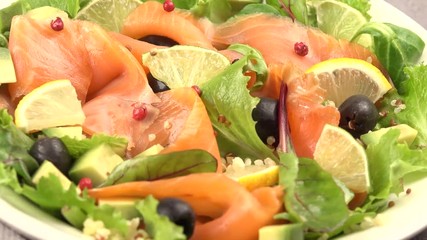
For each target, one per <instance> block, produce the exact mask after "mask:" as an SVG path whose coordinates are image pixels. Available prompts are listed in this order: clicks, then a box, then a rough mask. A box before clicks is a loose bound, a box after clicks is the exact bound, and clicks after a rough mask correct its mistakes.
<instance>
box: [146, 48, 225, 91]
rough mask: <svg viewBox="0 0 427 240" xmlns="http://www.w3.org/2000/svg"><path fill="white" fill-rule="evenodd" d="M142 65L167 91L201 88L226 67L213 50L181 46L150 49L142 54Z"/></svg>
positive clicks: (219, 55)
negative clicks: (162, 83) (193, 87)
mask: <svg viewBox="0 0 427 240" xmlns="http://www.w3.org/2000/svg"><path fill="white" fill-rule="evenodd" d="M142 63H143V64H144V65H145V66H146V67H148V69H149V70H150V73H151V74H152V75H153V76H154V77H155V78H156V79H158V80H160V81H162V82H164V83H166V85H168V87H169V88H178V87H191V86H194V85H197V86H201V85H202V84H203V83H205V82H206V81H209V80H210V79H211V78H213V77H215V76H216V75H218V74H219V73H221V72H222V71H223V70H224V69H225V68H226V67H228V66H229V65H230V61H229V60H228V59H227V58H226V57H225V56H223V55H222V54H220V53H218V52H216V51H213V50H208V49H204V48H200V47H194V46H185V45H177V46H173V47H170V48H165V49H154V50H153V51H151V52H149V53H145V54H144V55H143V57H142Z"/></svg>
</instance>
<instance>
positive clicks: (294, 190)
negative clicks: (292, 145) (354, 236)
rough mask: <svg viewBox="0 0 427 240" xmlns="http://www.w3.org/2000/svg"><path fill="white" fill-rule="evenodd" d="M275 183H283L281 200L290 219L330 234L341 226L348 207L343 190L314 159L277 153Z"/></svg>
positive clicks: (347, 214) (313, 230) (309, 228)
mask: <svg viewBox="0 0 427 240" xmlns="http://www.w3.org/2000/svg"><path fill="white" fill-rule="evenodd" d="M280 164H281V166H282V167H281V168H280V175H279V184H280V185H281V186H284V188H285V195H284V204H285V208H286V210H287V211H288V214H289V220H290V221H292V222H296V223H297V222H301V223H303V224H304V225H305V227H306V228H307V229H308V231H310V232H312V233H317V234H328V235H330V234H332V233H336V232H337V231H338V230H340V229H342V228H343V227H344V226H345V223H346V222H347V221H348V220H349V217H350V210H349V209H348V207H347V204H346V203H345V199H344V193H343V191H342V190H341V188H340V187H339V186H338V185H337V184H336V182H335V180H334V179H333V177H332V176H331V175H330V174H329V173H327V172H325V171H324V170H323V169H322V168H321V167H320V166H319V165H318V164H317V163H316V162H315V161H314V160H312V159H308V158H299V159H298V158H297V157H296V156H295V155H294V154H290V153H287V154H281V155H280Z"/></svg>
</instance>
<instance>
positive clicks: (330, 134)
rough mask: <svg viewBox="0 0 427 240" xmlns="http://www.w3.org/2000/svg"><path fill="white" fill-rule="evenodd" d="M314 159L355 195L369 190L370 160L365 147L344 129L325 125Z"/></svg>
mask: <svg viewBox="0 0 427 240" xmlns="http://www.w3.org/2000/svg"><path fill="white" fill-rule="evenodd" d="M313 158H314V160H315V161H317V162H318V163H319V165H320V166H321V167H322V168H323V169H324V170H325V171H327V172H329V173H330V174H331V175H332V176H333V177H335V178H336V179H338V180H339V181H341V182H342V183H344V184H345V186H347V187H348V188H349V189H350V190H352V191H354V192H355V193H362V192H367V191H368V190H369V186H370V182H369V172H368V158H367V156H366V152H365V149H364V148H363V146H362V145H361V144H360V143H358V142H357V141H356V139H354V138H353V136H351V134H350V133H348V132H347V131H345V130H344V129H342V128H340V127H336V126H332V125H328V124H327V125H325V127H324V128H323V131H322V133H321V135H320V138H319V141H318V142H317V144H316V148H315V150H314V154H313Z"/></svg>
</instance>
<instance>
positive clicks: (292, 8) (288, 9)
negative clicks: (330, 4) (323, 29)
mask: <svg viewBox="0 0 427 240" xmlns="http://www.w3.org/2000/svg"><path fill="white" fill-rule="evenodd" d="M266 4H268V5H270V6H272V7H274V8H276V9H277V11H279V12H280V13H281V15H283V16H289V17H291V18H292V19H295V20H297V21H298V22H300V23H302V24H304V25H309V18H308V17H309V7H308V5H307V3H306V0H266Z"/></svg>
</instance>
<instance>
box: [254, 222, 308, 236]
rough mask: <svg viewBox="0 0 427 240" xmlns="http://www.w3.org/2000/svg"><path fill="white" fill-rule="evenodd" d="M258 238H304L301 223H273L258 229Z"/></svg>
mask: <svg viewBox="0 0 427 240" xmlns="http://www.w3.org/2000/svg"><path fill="white" fill-rule="evenodd" d="M258 240H304V232H303V228H302V224H301V223H293V224H283V225H273V226H266V227H262V228H261V229H260V230H259V238H258Z"/></svg>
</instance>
